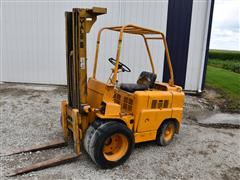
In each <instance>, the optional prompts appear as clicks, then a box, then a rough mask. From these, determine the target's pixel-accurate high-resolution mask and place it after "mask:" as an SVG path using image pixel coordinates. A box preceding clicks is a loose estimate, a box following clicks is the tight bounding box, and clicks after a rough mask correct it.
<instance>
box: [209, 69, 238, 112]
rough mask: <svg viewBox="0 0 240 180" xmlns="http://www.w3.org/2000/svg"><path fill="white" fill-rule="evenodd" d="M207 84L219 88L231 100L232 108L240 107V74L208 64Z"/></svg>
mask: <svg viewBox="0 0 240 180" xmlns="http://www.w3.org/2000/svg"><path fill="white" fill-rule="evenodd" d="M206 85H207V86H209V87H212V88H214V89H217V90H219V91H220V92H221V93H222V95H223V96H225V97H226V98H227V99H228V101H229V102H230V104H229V106H230V107H229V108H230V109H236V108H239V105H240V74H238V73H234V72H231V71H228V70H225V69H221V68H216V67H213V66H209V65H208V67H207V75H206Z"/></svg>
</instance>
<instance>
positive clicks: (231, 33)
mask: <svg viewBox="0 0 240 180" xmlns="http://www.w3.org/2000/svg"><path fill="white" fill-rule="evenodd" d="M210 49H226V50H239V51H240V0H215V5H214V11H213V21H212V33H211V41H210Z"/></svg>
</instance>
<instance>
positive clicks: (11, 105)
mask: <svg viewBox="0 0 240 180" xmlns="http://www.w3.org/2000/svg"><path fill="white" fill-rule="evenodd" d="M65 98H66V89H65V88H64V87H61V86H40V85H38V86H37V85H22V84H1V87H0V110H1V121H0V125H1V126H0V127H1V136H0V142H1V153H4V152H7V151H9V150H10V149H14V148H18V147H25V146H30V145H33V144H39V143H44V142H48V141H49V140H51V139H55V138H57V137H62V132H61V127H60V124H59V116H60V108H59V105H60V101H61V100H62V99H65ZM218 111H219V110H218V108H217V107H216V106H212V105H210V104H208V102H207V101H206V100H205V99H204V98H198V97H194V96H186V103H185V112H184V118H183V124H182V128H181V131H180V134H178V135H176V136H175V139H174V140H173V142H172V143H171V144H170V145H169V146H167V147H159V146H156V145H155V143H154V142H148V143H142V144H137V145H136V147H135V150H134V152H133V153H132V155H131V156H130V158H129V159H128V160H127V162H126V163H125V164H123V165H122V166H119V167H116V168H114V169H111V170H101V169H99V168H98V167H97V166H96V165H95V164H94V163H93V162H92V161H91V159H90V158H89V157H88V155H87V154H86V153H85V152H84V151H83V153H82V155H81V156H80V158H79V160H77V161H75V162H71V163H68V164H65V165H60V166H57V167H52V168H49V169H46V170H41V171H36V172H32V173H28V174H24V175H20V176H16V177H13V178H7V177H5V173H6V172H7V171H9V170H10V169H13V168H16V167H21V166H23V165H28V164H31V163H34V162H38V161H41V160H45V159H47V158H50V157H53V156H54V155H60V154H66V153H69V152H72V151H73V150H72V145H71V144H70V145H69V146H68V147H64V148H59V149H51V150H45V151H41V152H35V153H25V154H18V155H13V156H9V157H1V159H0V163H1V170H0V172H1V174H0V179H48V180H51V179H204V180H205V179H236V180H238V179H240V141H239V139H240V130H239V129H229V128H228V129H224V128H212V127H202V126H200V125H199V124H198V122H197V120H196V119H197V118H196V117H197V116H201V115H206V113H209V112H218Z"/></svg>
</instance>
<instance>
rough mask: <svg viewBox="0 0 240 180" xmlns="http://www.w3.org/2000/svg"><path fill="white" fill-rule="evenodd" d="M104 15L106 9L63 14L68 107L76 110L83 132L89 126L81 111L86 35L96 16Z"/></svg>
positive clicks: (82, 105)
mask: <svg viewBox="0 0 240 180" xmlns="http://www.w3.org/2000/svg"><path fill="white" fill-rule="evenodd" d="M106 13H107V9H106V8H100V7H93V8H92V9H85V8H84V9H83V8H73V11H72V12H65V21H66V22H65V23H66V26H65V27H66V66H67V89H68V106H69V107H70V108H72V109H78V112H79V113H80V115H81V117H80V118H81V126H82V130H83V132H85V130H86V129H87V127H88V124H89V123H88V120H87V116H86V113H84V110H83V109H84V106H85V105H87V33H89V32H90V30H91V27H92V25H93V24H94V23H95V21H96V20H97V16H98V15H102V14H106Z"/></svg>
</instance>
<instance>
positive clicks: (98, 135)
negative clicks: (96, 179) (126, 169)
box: [89, 121, 134, 169]
mask: <svg viewBox="0 0 240 180" xmlns="http://www.w3.org/2000/svg"><path fill="white" fill-rule="evenodd" d="M133 148H134V137H133V133H132V131H131V130H130V129H128V128H127V127H126V126H125V125H124V124H121V123H119V122H115V121H109V122H106V123H103V124H101V125H100V126H99V127H98V128H97V129H96V131H95V132H94V134H93V136H92V138H91V142H90V145H89V154H90V156H91V158H92V160H93V161H94V162H95V163H96V164H97V165H99V166H100V167H101V168H103V169H108V168H113V167H115V166H118V165H120V164H122V163H124V162H125V161H126V160H127V159H128V157H129V156H130V155H131V153H132V150H133Z"/></svg>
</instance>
